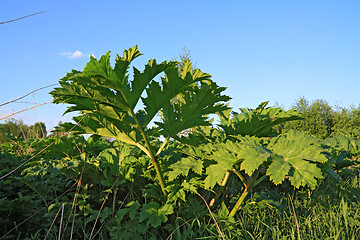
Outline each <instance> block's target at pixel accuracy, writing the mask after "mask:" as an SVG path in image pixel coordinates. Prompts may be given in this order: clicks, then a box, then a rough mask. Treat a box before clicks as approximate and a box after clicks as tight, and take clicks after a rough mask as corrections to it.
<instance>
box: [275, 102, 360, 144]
mask: <svg viewBox="0 0 360 240" xmlns="http://www.w3.org/2000/svg"><path fill="white" fill-rule="evenodd" d="M291 109H293V110H296V111H298V112H299V113H300V114H301V116H302V117H303V120H301V121H293V122H288V123H286V124H284V125H283V126H282V127H280V128H279V131H281V132H286V131H288V130H289V129H294V130H300V131H307V132H309V133H311V134H312V135H315V136H317V137H319V138H322V139H326V138H328V137H331V136H336V135H345V136H353V137H358V136H359V130H360V129H359V126H360V109H359V108H355V107H351V108H349V109H347V108H343V107H332V106H330V105H329V103H328V102H327V101H325V100H322V99H317V100H315V101H312V102H310V101H308V100H306V99H305V98H300V100H298V101H297V102H296V103H295V104H294V105H293V106H292V108H291Z"/></svg>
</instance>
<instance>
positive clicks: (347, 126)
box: [333, 105, 360, 137]
mask: <svg viewBox="0 0 360 240" xmlns="http://www.w3.org/2000/svg"><path fill="white" fill-rule="evenodd" d="M338 134H341V135H345V136H348V137H360V105H359V106H358V108H355V107H350V109H347V108H343V107H338V110H337V111H336V112H335V114H334V126H333V135H338Z"/></svg>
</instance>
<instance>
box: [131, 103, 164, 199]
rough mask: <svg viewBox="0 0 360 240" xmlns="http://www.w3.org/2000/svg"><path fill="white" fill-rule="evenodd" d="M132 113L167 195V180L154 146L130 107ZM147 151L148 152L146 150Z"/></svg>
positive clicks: (162, 188)
mask: <svg viewBox="0 0 360 240" xmlns="http://www.w3.org/2000/svg"><path fill="white" fill-rule="evenodd" d="M130 114H131V115H132V117H133V118H134V120H135V122H136V125H137V126H138V130H139V131H140V132H141V135H142V136H143V139H144V141H145V145H146V148H147V150H148V151H149V152H148V153H149V155H150V158H151V161H152V163H153V164H154V167H155V170H156V175H157V178H158V180H159V184H160V188H161V191H162V192H163V194H164V195H165V196H167V193H166V190H165V181H164V176H163V174H162V172H161V169H160V165H159V163H158V161H157V157H156V156H155V154H154V152H153V150H152V147H151V145H150V142H149V140H148V138H147V136H146V134H145V131H144V128H143V127H142V126H141V124H140V122H139V120H138V119H137V117H136V115H135V113H134V112H133V111H132V109H130ZM145 153H146V152H145Z"/></svg>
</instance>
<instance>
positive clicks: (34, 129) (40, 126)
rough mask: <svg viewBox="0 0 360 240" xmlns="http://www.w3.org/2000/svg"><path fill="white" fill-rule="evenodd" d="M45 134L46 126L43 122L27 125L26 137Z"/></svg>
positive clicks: (44, 135) (40, 136) (36, 136)
mask: <svg viewBox="0 0 360 240" xmlns="http://www.w3.org/2000/svg"><path fill="white" fill-rule="evenodd" d="M46 136H47V131H46V126H45V124H44V123H43V122H37V123H35V124H34V125H31V126H30V127H29V131H28V137H30V138H43V137H46Z"/></svg>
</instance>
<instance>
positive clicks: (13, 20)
mask: <svg viewBox="0 0 360 240" xmlns="http://www.w3.org/2000/svg"><path fill="white" fill-rule="evenodd" d="M48 11H49V10H46V11H42V12H37V13H33V14H30V15H26V16H23V17H19V18H16V19H12V20H9V21H5V22H0V24H5V23H11V22H15V21H18V20H21V19H24V18H28V17H31V16H34V15H37V14H41V13H45V12H48Z"/></svg>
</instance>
